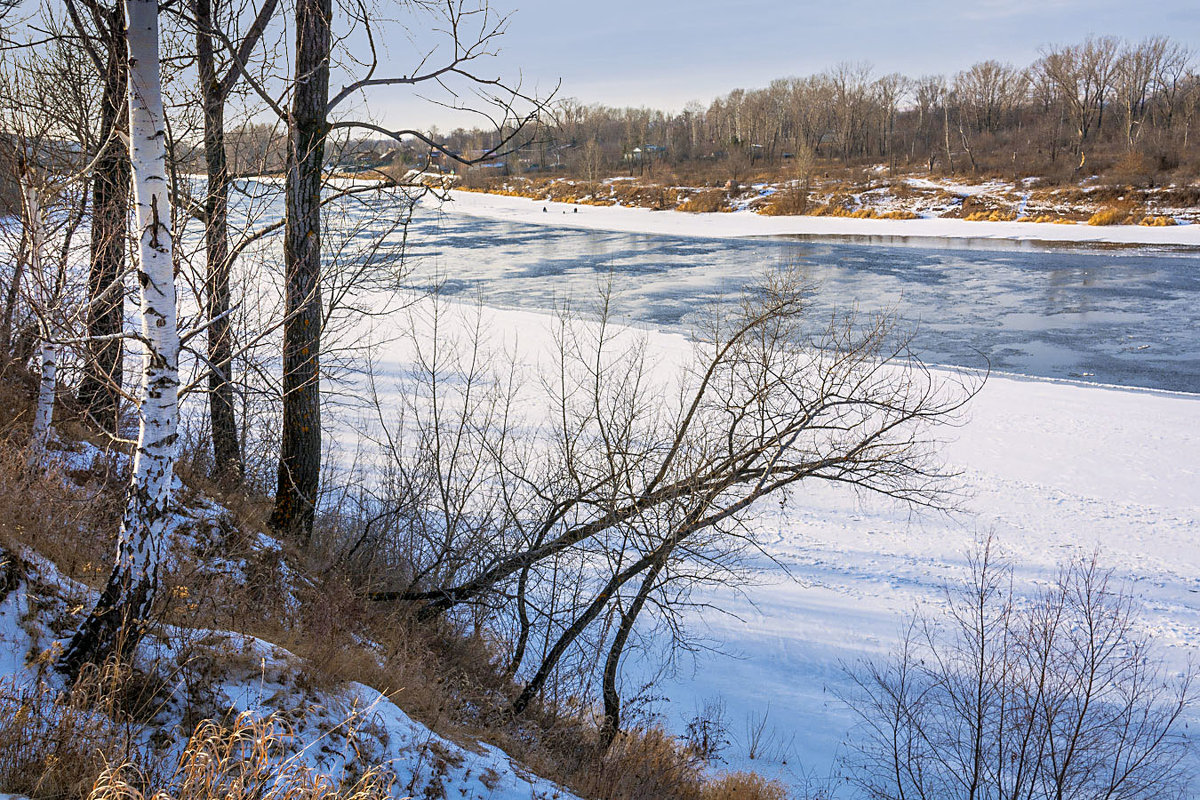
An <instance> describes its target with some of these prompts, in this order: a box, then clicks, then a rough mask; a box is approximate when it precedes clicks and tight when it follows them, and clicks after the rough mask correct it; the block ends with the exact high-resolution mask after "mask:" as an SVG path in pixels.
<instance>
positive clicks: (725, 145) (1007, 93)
mask: <svg viewBox="0 0 1200 800" xmlns="http://www.w3.org/2000/svg"><path fill="white" fill-rule="evenodd" d="M1198 109H1200V74H1198V73H1197V62H1196V58H1195V54H1194V52H1193V51H1192V50H1191V48H1189V47H1188V46H1186V45H1184V44H1182V43H1180V42H1176V41H1173V40H1171V39H1169V38H1167V37H1156V38H1151V39H1146V40H1143V41H1140V42H1134V41H1126V40H1122V39H1119V38H1116V37H1103V38H1089V39H1087V40H1086V41H1084V42H1082V43H1080V44H1073V45H1069V46H1055V47H1048V48H1045V49H1043V50H1042V53H1041V57H1040V58H1038V60H1037V61H1035V62H1034V63H1033V64H1030V65H1029V66H1027V67H1023V68H1022V67H1016V66H1013V65H1011V64H1005V63H1001V62H999V61H991V60H989V61H982V62H979V63H977V64H975V65H974V66H972V67H970V68H969V69H966V70H963V71H961V72H959V73H957V74H955V75H953V76H949V77H948V76H945V75H925V76H921V77H919V78H911V77H908V76H905V75H901V74H898V73H892V74H888V75H882V76H877V75H875V74H874V72H873V70H872V68H871V67H870V66H869V65H867V64H851V63H843V64H839V65H837V66H836V67H834V68H832V69H830V70H827V71H825V72H822V73H820V74H817V75H810V76H808V77H800V78H785V79H780V80H776V81H773V82H772V83H771V84H770V86H768V87H766V88H765V89H756V90H743V89H735V90H734V91H732V92H730V93H729V94H727V95H725V96H723V97H719V98H717V99H716V100H714V101H713V102H712V103H711V104H710V105H709V106H708V107H707V108H705V107H703V106H702V105H700V104H698V103H692V104H689V105H688V106H687V107H686V108H685V109H684V110H683V111H682V112H680V113H668V112H664V111H659V110H654V109H648V108H609V107H606V106H600V105H585V104H582V103H580V102H578V101H575V100H566V101H562V102H560V103H559V104H558V105H557V107H556V109H555V110H556V114H555V119H553V120H552V121H550V122H549V124H548V126H547V129H546V130H545V132H544V134H543V135H542V136H540V137H538V139H537V141H536V142H534V143H533V144H531V145H529V146H527V147H525V148H524V149H522V150H521V151H520V152H518V153H514V154H512V155H510V156H509V157H508V158H507V159H505V160H504V161H503V162H502V163H500V162H497V163H493V164H492V165H490V167H488V168H487V170H490V171H493V172H494V171H503V172H505V173H509V174H511V173H518V172H547V171H553V172H556V173H561V174H567V175H573V176H577V177H581V178H587V179H589V180H595V179H597V178H600V177H605V176H606V175H612V174H641V175H646V174H647V173H649V174H650V175H654V174H656V173H666V172H670V171H676V172H680V173H681V175H682V174H683V173H685V172H688V171H689V170H701V171H704V172H707V173H709V176H710V177H719V175H721V174H727V175H728V178H730V179H734V180H737V179H738V178H739V175H741V174H743V173H749V172H751V171H755V170H758V169H771V168H774V169H777V170H786V168H787V167H788V165H794V168H793V170H792V171H794V172H797V173H801V172H804V173H807V172H809V171H812V170H814V169H819V168H828V167H830V166H832V165H838V164H840V165H847V166H853V165H861V164H879V163H883V164H886V165H888V166H890V167H892V168H896V169H912V168H928V169H930V170H936V171H941V172H947V173H964V172H969V173H976V174H980V173H999V174H1003V175H1011V176H1024V175H1041V176H1045V177H1049V178H1053V179H1059V180H1069V179H1072V178H1075V177H1081V176H1086V175H1091V174H1096V173H1108V174H1112V175H1117V177H1120V178H1122V179H1126V180H1128V181H1129V182H1135V183H1136V182H1153V181H1155V180H1162V179H1166V177H1168V176H1170V177H1172V178H1176V179H1183V180H1190V179H1192V178H1194V177H1195V176H1196V175H1197V174H1200V147H1196V141H1195V140H1196V138H1197V137H1196V131H1195V130H1194V129H1195V127H1196V125H1197V122H1198V120H1197V117H1198V114H1197V111H1198ZM494 137H495V134H493V133H487V132H483V131H466V130H461V129H460V130H456V131H453V132H452V133H450V134H449V135H445V136H441V137H440V138H441V139H443V140H444V141H445V143H446V145H447V146H448V147H450V148H452V149H454V150H456V151H458V152H463V153H469V152H473V151H474V152H478V151H481V150H484V149H486V148H487V147H488V145H489V144H490V143H491V140H492V139H493V138H494ZM1118 173H1119V174H1118Z"/></svg>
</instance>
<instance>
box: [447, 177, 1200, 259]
mask: <svg viewBox="0 0 1200 800" xmlns="http://www.w3.org/2000/svg"><path fill="white" fill-rule="evenodd" d="M450 197H451V201H450V202H449V203H448V204H446V210H448V211H456V212H460V213H463V214H469V215H472V216H478V217H486V218H489V219H498V220H505V221H509V222H520V223H525V224H534V225H554V226H562V227H572V228H582V229H588V230H603V231H616V232H623V233H643V234H651V235H662V236H692V237H705V238H741V237H750V236H785V237H803V238H813V239H818V238H819V239H825V238H830V239H852V240H855V239H868V240H873V241H879V242H880V243H895V244H902V243H912V244H923V243H926V241H928V243H930V244H934V243H936V242H937V241H938V240H941V241H948V242H949V243H952V244H955V245H959V244H961V245H962V246H972V245H974V244H978V245H979V246H982V247H988V246H1006V245H1010V244H1015V243H1028V244H1029V245H1036V244H1044V245H1047V246H1055V245H1059V246H1062V245H1067V246H1070V245H1081V246H1090V245H1098V246H1102V247H1104V246H1113V245H1118V246H1151V247H1165V248H1172V249H1175V248H1185V249H1188V250H1190V249H1193V248H1195V249H1197V250H1200V225H1174V226H1170V227H1161V228H1155V227H1147V226H1143V225H1108V226H1094V225H1087V224H1082V223H1081V224H1071V225H1055V224H1048V223H1039V222H1015V221H1011V222H988V221H978V222H976V221H967V220H962V219H944V218H935V219H855V218H851V217H812V216H778V217H771V216H764V215H761V214H755V213H753V212H752V211H731V212H712V213H693V212H686V211H652V210H650V209H646V208H629V207H623V206H591V205H576V204H572V203H558V202H554V201H550V200H531V199H527V198H523V197H508V196H504V195H497V194H485V193H481V192H471V191H462V190H455V191H452V192H451V193H450ZM889 240H891V241H889ZM906 240H908V241H906Z"/></svg>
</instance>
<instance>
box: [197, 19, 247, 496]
mask: <svg viewBox="0 0 1200 800" xmlns="http://www.w3.org/2000/svg"><path fill="white" fill-rule="evenodd" d="M212 29H213V18H212V0H196V54H197V59H196V61H197V66H198V68H199V72H200V88H201V91H202V92H203V95H204V159H205V164H206V166H207V171H208V192H207V195H206V199H205V216H206V217H207V219H206V220H205V227H204V236H205V245H206V251H207V256H208V275H207V278H206V280H205V284H206V285H205V290H206V298H205V300H206V312H207V318H208V321H209V328H208V370H209V371H208V410H209V422H210V424H211V426H212V446H213V477H215V478H216V479H217V480H218V481H221V482H232V483H238V482H240V481H241V479H242V473H243V465H242V454H241V448H240V447H239V446H238V429H237V419H236V417H235V416H234V413H233V409H234V398H233V382H232V374H231V373H232V367H233V342H232V339H231V337H232V330H231V327H230V322H229V272H230V268H231V263H230V258H229V230H228V228H229V223H228V218H229V214H228V209H229V166H228V163H227V161H226V156H225V92H224V89H223V88H222V86H221V81H220V79H219V78H218V77H217V70H216V60H215V58H214V56H213V40H212V33H211V31H212Z"/></svg>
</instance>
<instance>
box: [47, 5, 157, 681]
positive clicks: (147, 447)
mask: <svg viewBox="0 0 1200 800" xmlns="http://www.w3.org/2000/svg"><path fill="white" fill-rule="evenodd" d="M125 5H126V12H127V13H128V18H129V29H128V33H127V39H128V42H129V112H130V156H131V162H132V167H133V178H134V202H135V206H136V218H137V235H138V249H137V253H138V265H137V266H138V272H137V277H138V284H139V285H140V286H141V322H142V326H141V327H142V337H143V346H144V353H143V357H142V388H141V395H140V398H139V399H140V407H139V417H140V420H141V424H140V429H139V431H138V443H137V450H136V452H135V454H134V458H133V475H132V477H131V479H130V485H129V493H128V497H127V499H126V505H125V515H124V518H123V519H122V520H121V530H120V534H119V535H118V537H117V562H116V565H115V567H114V568H113V571H112V575H111V576H110V577H109V579H108V584H107V585H106V586H105V587H104V591H103V592H102V593H101V595H100V600H99V601H98V602H97V604H96V607H95V608H94V609H93V610H92V612H91V614H90V615H89V616H88V618H87V619H86V620H85V621H84V623H83V625H82V626H81V627H80V629H79V632H78V633H76V634H75V636H74V638H73V639H72V640H71V642H70V644H69V645H68V646H67V650H66V652H65V653H64V654H63V658H62V666H63V668H64V669H65V670H66V671H67V672H68V673H70V674H76V673H77V672H78V670H79V669H80V667H82V666H83V665H84V664H87V663H99V662H101V661H102V660H104V659H105V658H107V657H108V656H109V655H111V654H112V653H114V652H116V651H118V650H120V651H128V650H129V649H130V648H132V647H133V646H134V645H136V643H137V641H138V639H139V638H140V637H141V635H142V634H143V633H144V632H145V629H146V625H147V621H148V617H149V612H150V608H151V605H152V603H153V601H154V595H155V591H156V589H157V586H158V566H159V559H160V557H161V552H160V551H161V548H162V547H163V546H164V544H163V540H164V538H165V534H166V529H167V522H168V519H169V514H170V506H171V481H172V479H173V477H174V466H175V443H176V438H177V434H176V429H177V423H178V409H177V395H178V389H179V372H178V362H179V331H178V329H177V327H176V321H175V277H174V273H173V265H172V258H171V255H172V242H171V204H170V199H169V196H168V194H167V151H166V131H165V123H164V118H163V108H162V79H161V73H160V68H159V60H158V3H157V0H125Z"/></svg>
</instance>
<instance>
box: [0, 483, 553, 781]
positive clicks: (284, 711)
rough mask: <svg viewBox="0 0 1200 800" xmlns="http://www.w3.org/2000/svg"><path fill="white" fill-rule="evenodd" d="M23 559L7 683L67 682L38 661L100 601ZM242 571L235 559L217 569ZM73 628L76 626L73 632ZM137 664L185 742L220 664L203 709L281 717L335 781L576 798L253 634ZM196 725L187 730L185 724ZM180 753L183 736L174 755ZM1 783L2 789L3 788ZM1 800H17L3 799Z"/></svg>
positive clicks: (5, 635) (159, 653) (198, 513)
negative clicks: (165, 680) (163, 692)
mask: <svg viewBox="0 0 1200 800" xmlns="http://www.w3.org/2000/svg"><path fill="white" fill-rule="evenodd" d="M220 512H221V509H220V508H219V507H216V506H213V505H210V504H206V505H202V506H201V507H199V508H197V509H189V510H187V511H185V512H182V513H181V515H180V519H178V520H176V523H175V525H174V526H173V528H174V530H175V531H176V535H181V532H182V531H183V530H185V529H190V528H191V527H192V526H194V525H195V524H196V523H197V522H203V521H205V520H212V519H213V518H214V515H216V514H219V513H220ZM21 557H22V559H23V560H24V561H25V562H26V566H25V576H24V578H23V579H22V581H21V582H20V584H19V585H18V586H17V587H16V588H15V589H14V590H13V591H11V592H9V593H8V595H7V596H6V597H5V598H4V599H3V601H2V602H0V684H5V685H13V684H16V685H25V686H33V685H36V684H37V682H38V681H39V680H50V681H52V682H54V681H57V680H59V679H58V677H57V676H56V675H55V674H53V673H50V674H47V673H46V672H45V671H44V669H43V670H39V668H38V666H37V665H36V664H35V663H34V661H35V659H37V657H38V655H39V654H40V653H42V652H43V651H45V650H46V649H48V648H50V647H52V646H53V645H54V643H55V641H56V636H55V634H54V633H53V632H52V630H51V627H50V623H51V620H52V619H53V618H54V617H55V616H59V615H62V614H63V613H64V612H65V610H66V609H67V608H68V607H75V608H85V607H91V604H92V603H94V601H95V597H94V592H90V591H86V590H85V589H84V588H83V587H81V586H79V585H78V584H74V583H73V582H71V581H70V580H68V579H67V578H65V577H64V576H62V575H61V574H59V573H58V572H57V570H56V569H55V568H54V566H53V565H52V564H50V563H48V562H47V561H45V560H44V559H41V558H39V557H38V556H37V555H36V554H34V553H30V552H26V553H22V554H21ZM211 566H212V568H214V569H225V570H230V571H236V570H237V569H238V565H236V564H216V565H211ZM67 629H68V630H70V626H68V627H67ZM137 659H138V661H139V665H140V666H141V667H142V668H143V669H145V670H146V671H147V672H153V673H155V674H160V675H166V676H170V677H171V679H172V680H173V681H174V685H172V686H170V689H171V692H170V696H169V697H168V698H167V699H166V700H163V701H162V703H163V704H162V707H161V709H160V710H159V711H158V712H157V716H156V718H155V720H154V723H153V725H152V726H151V727H148V728H147V730H146V735H149V734H150V733H151V730H152V729H153V730H155V731H163V730H167V731H170V730H175V731H176V734H177V737H178V736H184V737H186V733H187V732H189V731H184V730H183V726H184V724H185V723H184V720H185V719H188V718H189V717H190V714H189V711H191V710H192V709H189V705H190V704H194V703H196V702H197V701H196V697H195V696H194V694H193V693H192V690H190V689H189V686H188V685H187V684H188V681H187V673H188V669H189V668H190V667H194V666H195V665H198V664H201V663H204V662H207V661H209V660H210V659H211V663H213V664H216V665H218V666H217V672H215V673H214V674H217V675H219V679H218V680H217V681H216V682H215V684H213V685H211V686H209V687H206V689H205V691H204V695H203V703H204V707H205V708H206V709H209V710H210V711H211V712H212V713H213V714H214V715H223V714H225V713H229V714H230V715H236V714H239V713H242V712H246V713H249V714H250V715H252V716H254V717H260V718H261V717H266V716H267V715H271V714H279V715H282V719H284V720H286V722H287V729H288V731H289V732H290V733H291V735H292V737H293V738H292V740H291V743H292V747H293V749H294V750H295V751H296V752H297V754H298V757H299V758H300V759H301V761H302V762H303V763H306V764H308V765H310V766H311V767H313V768H316V769H318V770H320V772H321V773H323V774H328V775H330V776H332V777H334V778H335V779H337V778H338V777H339V776H341V775H347V776H354V775H357V774H360V773H361V771H362V769H363V768H365V767H368V766H373V765H382V766H383V767H384V768H385V769H387V770H388V771H389V772H388V775H389V777H391V778H393V779H394V784H393V794H394V796H395V797H397V798H400V797H413V796H417V797H450V798H455V800H458V798H463V800H571V798H572V797H573V795H571V794H569V793H568V792H566V791H564V790H563V789H561V788H560V787H558V786H557V785H555V784H553V783H551V782H549V781H545V780H543V779H541V778H538V777H537V776H535V775H533V774H531V773H530V772H528V771H527V770H525V769H524V768H522V767H521V766H520V765H519V764H516V763H514V762H513V761H512V760H511V759H510V758H509V757H508V756H507V755H506V754H505V753H503V752H502V751H500V750H498V749H496V748H495V747H492V746H489V745H486V744H483V743H472V744H471V745H470V746H467V747H464V746H462V745H460V744H457V743H455V742H452V741H450V740H448V739H445V738H444V737H441V736H439V735H437V734H436V733H434V732H433V731H431V730H430V729H429V728H427V727H426V726H425V725H423V724H421V723H420V722H418V721H416V720H414V719H412V718H411V717H409V716H408V715H407V714H405V713H404V711H402V710H401V709H400V708H399V707H398V706H397V705H396V704H395V703H394V702H393V701H392V699H391V698H390V697H389V696H388V695H385V694H382V693H380V692H378V691H376V690H374V689H371V688H369V687H367V686H364V685H362V684H357V683H351V684H348V685H342V686H329V687H314V686H312V685H311V684H310V683H303V682H302V681H301V680H300V679H299V676H300V675H301V674H302V672H303V662H302V660H301V659H299V658H297V657H296V656H294V655H293V654H291V653H289V652H288V651H287V650H284V649H283V648H280V647H278V646H275V645H273V644H270V643H268V642H264V641H262V640H260V639H256V638H254V637H252V636H245V635H241V634H233V633H228V632H222V631H201V630H183V629H178V628H168V629H166V630H164V631H163V632H162V633H161V635H160V636H158V637H155V638H150V639H148V640H146V641H144V642H143V643H142V645H141V646H140V648H139V651H138V654H137ZM188 724H190V723H188ZM178 748H179V744H178V738H177V740H176V744H175V745H174V746H173V752H177V751H178ZM0 788H3V787H0ZM0 800H9V796H7V795H0Z"/></svg>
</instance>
